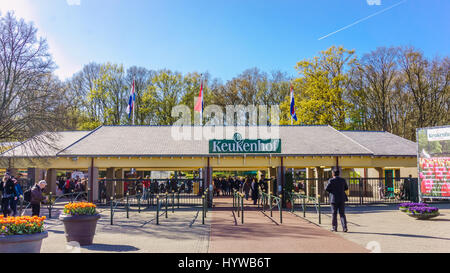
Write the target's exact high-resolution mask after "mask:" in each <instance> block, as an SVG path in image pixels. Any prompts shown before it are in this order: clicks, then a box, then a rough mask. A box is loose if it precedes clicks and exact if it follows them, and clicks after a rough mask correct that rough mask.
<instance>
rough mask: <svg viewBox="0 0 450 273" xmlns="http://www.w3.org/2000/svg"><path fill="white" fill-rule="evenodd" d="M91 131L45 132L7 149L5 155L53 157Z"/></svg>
mask: <svg viewBox="0 0 450 273" xmlns="http://www.w3.org/2000/svg"><path fill="white" fill-rule="evenodd" d="M88 133H89V131H71V132H55V133H51V132H44V133H42V134H40V135H37V136H35V137H33V138H30V139H28V140H26V141H24V142H22V143H19V145H17V146H15V147H14V148H12V149H9V150H7V151H5V152H4V153H3V154H1V156H3V157H53V156H56V154H57V153H58V152H59V151H61V150H63V149H64V148H66V147H67V146H69V145H71V144H72V143H74V142H75V141H77V140H79V139H80V138H82V137H84V136H86V135H87V134H88Z"/></svg>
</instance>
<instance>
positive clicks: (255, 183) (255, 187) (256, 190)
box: [251, 178, 259, 205]
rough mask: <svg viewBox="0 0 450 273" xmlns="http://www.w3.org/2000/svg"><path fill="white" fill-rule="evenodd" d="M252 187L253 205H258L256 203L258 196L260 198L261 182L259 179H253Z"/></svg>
mask: <svg viewBox="0 0 450 273" xmlns="http://www.w3.org/2000/svg"><path fill="white" fill-rule="evenodd" d="M251 189H252V200H253V205H256V203H257V202H258V198H259V184H258V181H257V180H256V178H253V181H252V184H251Z"/></svg>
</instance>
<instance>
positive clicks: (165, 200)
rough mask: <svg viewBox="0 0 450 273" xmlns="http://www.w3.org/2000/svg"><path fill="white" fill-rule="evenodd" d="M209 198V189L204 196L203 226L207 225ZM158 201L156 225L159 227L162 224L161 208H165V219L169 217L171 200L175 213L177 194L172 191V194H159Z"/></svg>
mask: <svg viewBox="0 0 450 273" xmlns="http://www.w3.org/2000/svg"><path fill="white" fill-rule="evenodd" d="M207 196H208V189H206V190H205V193H204V194H203V195H202V225H204V224H205V218H206V217H207V213H208V204H207V202H208V201H207V199H208V198H207ZM155 199H156V204H155V206H156V210H155V211H156V225H159V223H160V214H161V213H160V211H161V208H162V207H163V206H164V208H163V209H164V212H163V214H164V215H165V218H168V217H169V213H168V212H169V200H171V204H170V206H171V208H172V213H175V192H174V191H172V193H168V192H166V193H164V194H157V195H156V196H155ZM178 208H179V206H178Z"/></svg>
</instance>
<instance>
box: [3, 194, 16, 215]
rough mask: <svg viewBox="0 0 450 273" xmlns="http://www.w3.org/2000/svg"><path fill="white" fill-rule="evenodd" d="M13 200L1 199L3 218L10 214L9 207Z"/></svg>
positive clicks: (9, 198)
mask: <svg viewBox="0 0 450 273" xmlns="http://www.w3.org/2000/svg"><path fill="white" fill-rule="evenodd" d="M13 199H14V198H11V197H8V198H5V197H3V198H2V212H3V216H4V217H8V216H9V214H10V213H11V209H10V207H11V203H12V200H13Z"/></svg>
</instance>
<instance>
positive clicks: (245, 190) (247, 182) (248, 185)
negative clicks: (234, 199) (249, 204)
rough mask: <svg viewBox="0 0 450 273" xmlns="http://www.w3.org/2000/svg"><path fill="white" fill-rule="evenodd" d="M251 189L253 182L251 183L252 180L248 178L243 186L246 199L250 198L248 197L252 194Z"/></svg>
mask: <svg viewBox="0 0 450 273" xmlns="http://www.w3.org/2000/svg"><path fill="white" fill-rule="evenodd" d="M250 189H251V184H250V180H248V179H247V180H246V181H245V183H244V186H243V190H244V193H245V200H248V197H249V195H250Z"/></svg>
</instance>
